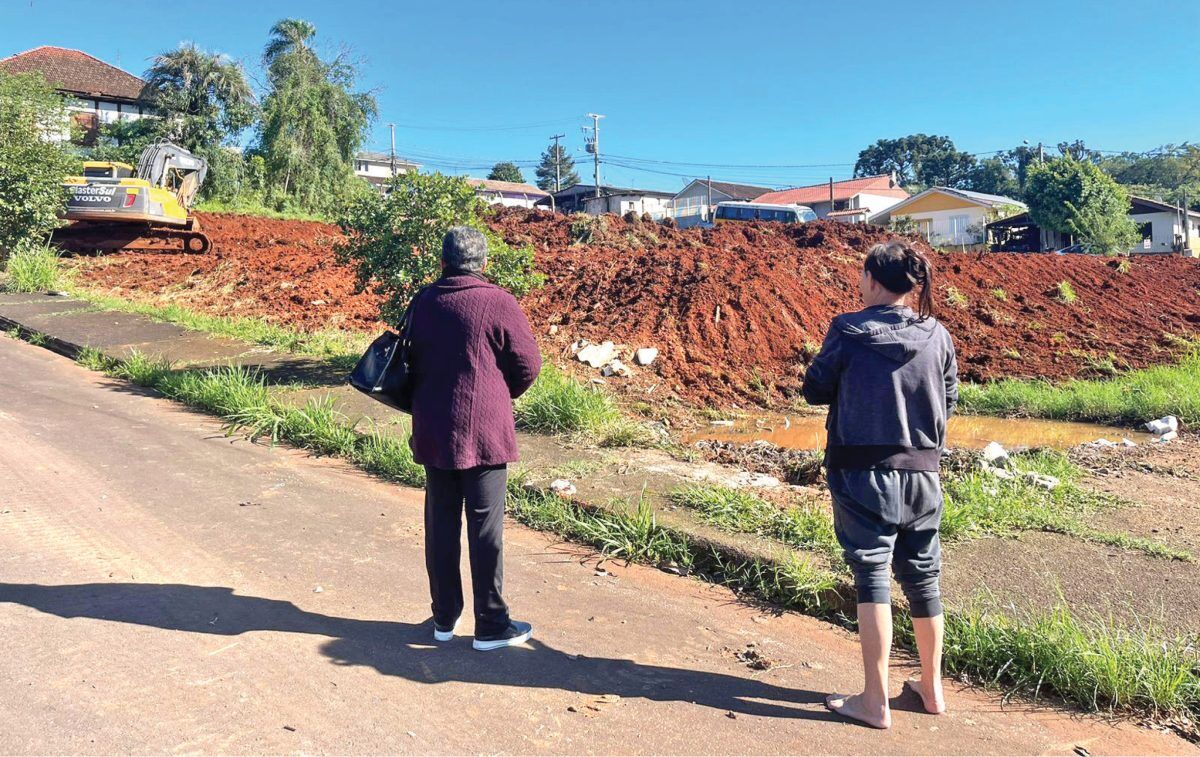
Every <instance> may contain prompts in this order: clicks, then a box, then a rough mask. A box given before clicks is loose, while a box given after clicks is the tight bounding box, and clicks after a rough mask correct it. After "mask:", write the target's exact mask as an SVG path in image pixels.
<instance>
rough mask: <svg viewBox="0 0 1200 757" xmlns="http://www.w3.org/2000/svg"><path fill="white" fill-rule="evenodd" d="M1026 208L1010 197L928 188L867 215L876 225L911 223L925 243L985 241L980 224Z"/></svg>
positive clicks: (963, 190) (951, 243) (982, 226)
mask: <svg viewBox="0 0 1200 757" xmlns="http://www.w3.org/2000/svg"><path fill="white" fill-rule="evenodd" d="M1008 208H1015V209H1016V210H1026V209H1027V208H1026V207H1025V203H1023V202H1020V201H1019V200H1014V199H1012V198H1010V197H1001V196H1000V195H989V194H984V193H983V192H971V191H969V190H966V189H950V188H949V187H930V188H929V189H926V190H925V191H924V192H921V193H920V194H915V195H913V196H912V197H910V198H908V199H907V200H904V201H902V202H899V203H896V204H895V205H893V206H892V207H890V208H887V209H885V210H882V211H880V212H878V213H876V214H875V215H873V216H871V217H870V218H869V219H868V220H869V222H870V223H873V224H875V225H877V226H889V225H892V224H893V223H896V224H901V223H903V222H904V221H905V220H907V221H908V222H910V223H911V224H912V225H913V229H914V231H916V232H917V233H919V234H921V236H923V237H925V239H927V240H929V243H930V244H931V245H934V246H939V245H970V244H981V243H982V242H984V241H985V240H986V233H985V230H984V226H985V225H986V224H987V223H988V222H989V221H994V220H995V219H996V216H997V214H998V213H1000V212H1003V211H1004V210H1005V209H1008Z"/></svg>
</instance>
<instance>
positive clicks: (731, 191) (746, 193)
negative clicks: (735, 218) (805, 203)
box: [675, 179, 772, 200]
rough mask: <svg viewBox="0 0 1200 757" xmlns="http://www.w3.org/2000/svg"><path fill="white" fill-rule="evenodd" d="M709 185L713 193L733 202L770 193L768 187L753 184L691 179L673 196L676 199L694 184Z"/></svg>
mask: <svg viewBox="0 0 1200 757" xmlns="http://www.w3.org/2000/svg"><path fill="white" fill-rule="evenodd" d="M709 183H711V184H712V188H713V190H714V191H716V192H720V193H721V194H724V195H726V196H728V197H732V198H733V199H735V200H753V199H754V198H755V197H758V196H760V195H762V194H765V193H767V192H771V191H772V189H771V188H770V187H756V186H754V185H753V184H735V183H733V182H729V181H713V182H709V180H708V179H692V180H691V181H690V182H688V185H687V186H686V187H684V188H683V189H681V190H679V191H678V192H676V193H675V196H676V197H678V196H679V195H681V194H683V193H684V192H686V191H688V190H689V189H691V188H692V186H694V185H696V184H701V185H707V184H709Z"/></svg>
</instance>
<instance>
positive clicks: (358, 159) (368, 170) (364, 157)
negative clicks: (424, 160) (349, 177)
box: [354, 152, 421, 187]
mask: <svg viewBox="0 0 1200 757" xmlns="http://www.w3.org/2000/svg"><path fill="white" fill-rule="evenodd" d="M393 170H394V171H395V173H393ZM419 170H421V164H420V163H414V162H412V161H411V160H405V159H404V158H401V157H400V156H399V155H397V156H396V160H395V165H394V166H393V162H392V156H391V154H390V153H386V152H360V153H358V154H357V155H355V156H354V175H355V176H359V177H362V178H364V179H366V180H367V181H369V182H370V183H371V184H373V185H375V186H376V187H382V186H383V185H384V184H387V183H388V182H389V181H391V180H392V176H399V175H400V174H404V173H411V172H414V171H419Z"/></svg>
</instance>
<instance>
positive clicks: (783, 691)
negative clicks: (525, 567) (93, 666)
mask: <svg viewBox="0 0 1200 757" xmlns="http://www.w3.org/2000/svg"><path fill="white" fill-rule="evenodd" d="M5 602H11V603H14V604H19V605H24V606H26V607H31V608H34V609H36V610H39V611H41V612H44V613H48V614H50V615H56V616H58V617H62V618H95V619H98V620H106V621H111V622H115V623H131V624H136V625H142V626H150V627H154V628H161V629H165V630H171V631H186V632H188V633H204V634H215V635H220V636H237V635H239V634H243V633H248V632H251V631H276V632H282V633H303V634H312V635H315V636H324V637H329V641H327V642H325V643H324V644H322V646H321V652H322V653H323V654H324V655H326V656H327V657H329V658H330V659H331V660H332V661H333V662H334V663H335V664H339V665H366V666H370V667H373V668H375V669H376V670H378V671H379V672H380V673H382V674H384V675H389V676H399V677H401V678H405V679H408V680H411V681H415V682H419V683H427V684H436V683H442V682H446V681H460V682H466V683H478V684H485V685H498V686H528V687H531V688H553V689H560V690H562V691H568V692H576V693H584V694H595V695H601V694H616V695H618V696H620V697H622V698H639V697H640V698H644V699H649V700H652V701H659V702H672V701H678V702H690V703H693V704H697V705H702V706H705V707H711V708H714V709H718V710H722V711H731V712H735V713H741V714H747V715H762V716H769V717H786V718H803V719H812V720H829V721H836V720H840V719H839V718H837V716H835V715H833V714H832V713H829V712H826V711H824V710H813V709H804V708H801V707H799V706H798V705H805V704H816V703H819V702H821V701H823V698H822V695H820V694H818V693H817V692H814V691H808V690H805V689H793V688H787V687H783V686H777V685H775V684H771V683H766V682H764V681H760V680H756V679H754V678H748V677H747V678H743V677H740V676H736V675H727V674H724V673H712V672H706V671H699V670H686V669H682V668H668V667H662V666H657V665H644V664H640V663H637V662H635V661H632V660H626V659H615V658H607V657H588V656H585V655H572V654H567V653H564V652H562V651H560V650H557V649H555V648H553V647H551V646H549V645H547V644H545V643H543V642H540V641H537V640H536V639H534V640H533V641H531V642H530V643H529V645H528V646H527V647H525V648H521V647H515V648H512V649H507V650H503V651H501V652H492V653H487V654H486V655H485V654H484V653H480V652H475V651H474V650H472V649H471V648H470V643H469V640H468V639H465V638H457V639H455V640H454V641H453V642H450V643H447V644H435V643H433V641H432V638H431V636H432V632H431V628H432V626H431V625H430V623H429V622H422V623H405V622H399V621H384V620H358V619H353V618H340V617H335V616H329V615H321V614H319V613H314V612H308V611H305V610H301V609H300V608H298V607H296V605H294V604H293V603H291V602H286V601H282V600H277V599H266V598H263V597H252V596H242V595H238V594H235V593H234V592H233V590H232V589H230V588H227V587H222V586H190V585H186V584H138V583H90V584H66V585H57V586H55V585H41V584H19V583H0V604H2V603H5ZM597 633H603V629H597Z"/></svg>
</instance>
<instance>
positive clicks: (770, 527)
mask: <svg viewBox="0 0 1200 757" xmlns="http://www.w3.org/2000/svg"><path fill="white" fill-rule="evenodd" d="M668 496H669V498H670V500H671V501H672V502H674V503H675V504H677V505H680V506H682V507H686V508H689V509H691V510H693V511H695V513H696V514H697V515H698V516H699V518H700V520H701V521H703V522H704V523H707V524H709V525H711V526H715V527H716V528H719V529H721V530H722V531H728V532H730V533H740V534H754V535H757V536H765V537H769V538H772V539H777V540H779V541H781V542H783V543H784V544H787V545H788V546H789V547H795V548H797V549H809V550H816V551H820V552H822V553H825V554H827V555H829V556H831V557H834V558H836V557H837V556H838V555H840V554H841V548H840V547H839V546H838V543H837V538H836V537H835V536H834V534H833V519H832V518H831V517H830V514H829V511H828V510H827V509H825V508H823V507H820V506H818V505H816V504H807V505H804V506H799V507H782V508H781V507H777V506H775V505H773V504H771V503H770V502H767V501H766V500H764V499H762V498H761V497H758V496H755V495H754V494H751V493H750V492H747V491H743V490H740V489H730V488H728V487H725V486H719V485H715V484H695V485H692V486H687V487H684V488H681V489H676V490H674V491H672V492H671V493H670V494H669V495H668Z"/></svg>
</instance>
